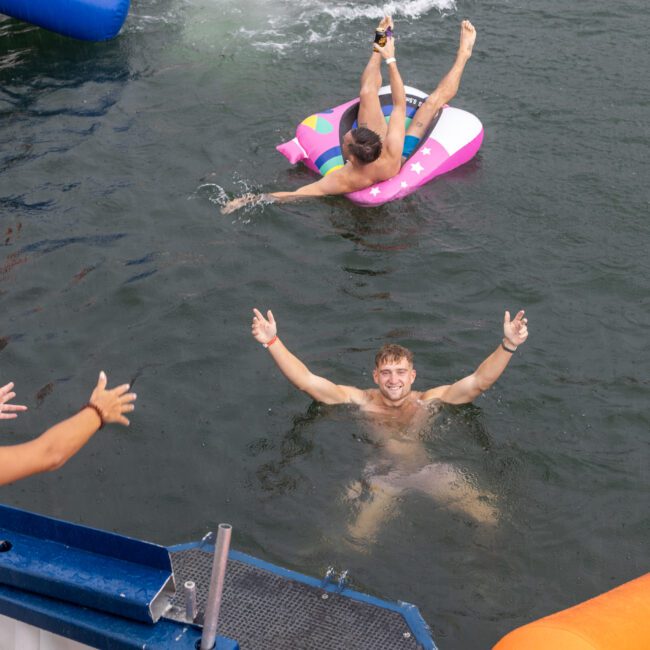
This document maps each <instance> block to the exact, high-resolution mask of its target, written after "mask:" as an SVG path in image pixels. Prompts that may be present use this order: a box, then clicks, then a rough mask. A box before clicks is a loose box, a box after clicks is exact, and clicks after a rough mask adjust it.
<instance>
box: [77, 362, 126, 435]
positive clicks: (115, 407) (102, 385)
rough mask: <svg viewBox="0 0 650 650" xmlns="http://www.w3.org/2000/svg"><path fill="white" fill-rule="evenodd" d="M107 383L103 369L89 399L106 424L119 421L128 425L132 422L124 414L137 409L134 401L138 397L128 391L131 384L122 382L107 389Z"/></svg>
mask: <svg viewBox="0 0 650 650" xmlns="http://www.w3.org/2000/svg"><path fill="white" fill-rule="evenodd" d="M107 383H108V379H107V377H106V373H105V372H104V371H103V370H102V371H101V372H100V373H99V380H98V381H97V386H95V390H94V391H93V393H92V395H91V396H90V399H89V400H88V401H89V402H90V403H91V404H92V405H93V406H96V407H97V408H98V409H99V412H100V413H101V414H102V419H103V420H104V422H105V423H106V424H108V423H112V422H117V423H118V424H123V425H124V426H127V427H128V426H129V424H131V423H130V422H129V420H127V418H126V417H124V415H123V414H124V413H130V412H131V411H133V409H135V404H133V402H135V400H136V399H137V395H136V394H135V393H128V392H127V391H128V390H129V388H130V386H129V384H122V385H120V386H117V387H116V388H111V389H109V390H106V384H107Z"/></svg>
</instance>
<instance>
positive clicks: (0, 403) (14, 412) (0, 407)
mask: <svg viewBox="0 0 650 650" xmlns="http://www.w3.org/2000/svg"><path fill="white" fill-rule="evenodd" d="M13 390H14V382H13V381H10V382H9V383H8V384H5V385H4V386H3V387H2V388H0V420H13V419H14V418H17V417H18V412H19V411H26V410H27V407H26V406H22V405H21V404H9V402H10V401H11V400H12V399H13V398H14V397H16V393H14V392H13Z"/></svg>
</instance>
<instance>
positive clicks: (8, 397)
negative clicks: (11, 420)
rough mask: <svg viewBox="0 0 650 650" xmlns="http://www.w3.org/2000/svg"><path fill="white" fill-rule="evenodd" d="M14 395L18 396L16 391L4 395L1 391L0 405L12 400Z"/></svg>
mask: <svg viewBox="0 0 650 650" xmlns="http://www.w3.org/2000/svg"><path fill="white" fill-rule="evenodd" d="M7 385H9V384H7ZM14 397H16V393H14V392H13V391H12V392H11V393H7V394H6V395H2V394H1V393H0V405H2V404H5V403H6V402H10V401H11V400H12V399H13V398H14Z"/></svg>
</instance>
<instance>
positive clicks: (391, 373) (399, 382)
mask: <svg viewBox="0 0 650 650" xmlns="http://www.w3.org/2000/svg"><path fill="white" fill-rule="evenodd" d="M372 377H373V379H374V380H375V384H377V386H378V387H379V392H380V393H381V394H382V395H383V396H384V397H385V398H386V399H387V400H390V401H391V402H399V401H401V400H403V399H404V398H405V397H407V396H408V394H409V393H410V392H411V386H412V384H413V382H414V381H415V368H413V364H412V363H411V362H410V361H409V360H408V359H406V358H405V357H402V358H400V359H391V360H389V361H384V362H383V363H381V364H380V365H378V366H377V367H376V368H375V369H374V371H373V373H372Z"/></svg>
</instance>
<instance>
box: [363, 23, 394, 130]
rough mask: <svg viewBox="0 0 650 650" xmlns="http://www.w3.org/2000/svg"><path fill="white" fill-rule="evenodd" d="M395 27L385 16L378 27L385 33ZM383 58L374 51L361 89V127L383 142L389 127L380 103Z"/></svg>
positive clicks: (365, 70) (364, 74)
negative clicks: (374, 134)
mask: <svg viewBox="0 0 650 650" xmlns="http://www.w3.org/2000/svg"><path fill="white" fill-rule="evenodd" d="M392 26H393V21H392V19H391V17H390V16H384V17H383V18H382V20H381V22H380V23H379V25H378V26H377V29H378V30H383V31H385V30H386V29H387V28H388V27H392ZM381 61H382V56H381V54H380V53H379V52H376V51H373V53H372V54H371V55H370V59H369V60H368V64H367V65H366V67H365V69H364V71H363V72H362V74H361V87H360V89H359V117H358V119H357V122H358V125H359V126H364V127H366V128H367V129H370V130H371V131H374V132H375V133H376V134H377V135H378V136H379V137H380V138H381V139H382V140H383V139H384V138H385V137H386V132H387V131H388V125H387V124H386V120H385V119H384V114H383V112H382V110H381V104H380V102H379V89H380V88H381V84H382V76H381Z"/></svg>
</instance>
